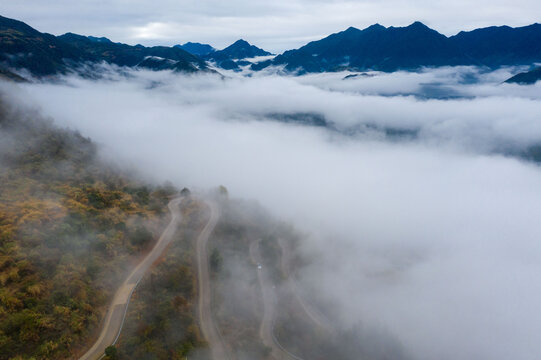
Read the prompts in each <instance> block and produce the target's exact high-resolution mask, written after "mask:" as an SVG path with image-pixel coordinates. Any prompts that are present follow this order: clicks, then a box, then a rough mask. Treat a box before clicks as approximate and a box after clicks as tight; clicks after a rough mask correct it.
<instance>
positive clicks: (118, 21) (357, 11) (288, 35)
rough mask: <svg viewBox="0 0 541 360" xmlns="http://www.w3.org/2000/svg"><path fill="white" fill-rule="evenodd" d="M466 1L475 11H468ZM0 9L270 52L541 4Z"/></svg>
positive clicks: (29, 4) (447, 28) (141, 35)
mask: <svg viewBox="0 0 541 360" xmlns="http://www.w3.org/2000/svg"><path fill="white" fill-rule="evenodd" d="M472 7H475V9H476V11H470V10H468V9H471V8H472ZM2 8H3V14H2V15H4V16H9V17H14V18H18V19H21V20H23V21H27V22H29V23H30V25H32V26H34V27H37V28H38V29H39V30H41V31H46V32H50V33H54V34H60V33H65V32H68V31H71V32H77V33H82V34H86V35H95V36H107V37H110V38H111V39H112V40H114V41H121V42H126V43H129V44H136V43H143V44H149V45H150V44H170V45H172V44H176V43H179V42H185V41H202V42H209V43H211V44H212V45H214V46H215V47H218V48H220V47H225V46H226V45H228V44H230V43H232V42H233V41H235V40H237V39H238V38H241V37H242V38H246V39H247V40H250V41H253V42H254V43H256V44H257V45H259V46H262V47H264V48H267V49H269V50H271V51H275V52H282V51H284V50H286V49H289V48H294V47H298V46H301V45H303V44H304V43H306V42H307V41H310V40H315V39H318V38H321V37H323V36H326V35H328V34H330V33H333V32H337V31H341V30H344V29H346V28H347V27H349V26H356V27H365V26H368V25H371V24H373V23H376V22H379V23H381V24H383V25H386V26H404V25H408V24H410V23H411V22H413V21H415V20H421V21H424V22H425V23H427V24H428V25H429V26H432V27H433V28H435V29H437V30H438V31H440V32H443V33H445V34H447V35H450V34H455V33H457V32H458V31H460V30H468V29H473V28H476V27H482V26H491V25H503V24H507V25H511V26H520V25H527V24H530V23H533V22H536V21H538V20H539V17H538V16H537V14H539V12H540V10H541V8H540V5H539V2H538V1H535V0H518V1H514V2H513V3H509V2H508V1H505V0H496V1H488V0H477V1H475V4H473V3H472V2H471V1H466V0H460V1H448V0H438V1H430V2H429V1H421V0H417V1H409V2H404V1H400V0H385V1H347V0H335V1H311V0H310V1H309V0H293V1H284V0H279V1H272V2H264V1H245V0H235V1H228V2H223V1H218V0H210V1H195V0H182V1H176V0H157V1H153V2H148V1H142V0H133V1H126V0H112V1H96V0H83V1H78V2H76V3H74V2H70V1H66V0H60V1H54V2H48V3H45V2H43V1H39V0H24V1H11V2H6V3H5V4H3V7H2Z"/></svg>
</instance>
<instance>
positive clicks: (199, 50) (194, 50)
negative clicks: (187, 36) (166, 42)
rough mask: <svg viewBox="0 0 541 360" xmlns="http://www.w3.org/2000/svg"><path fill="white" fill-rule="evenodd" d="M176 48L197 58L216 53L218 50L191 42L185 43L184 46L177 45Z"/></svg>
mask: <svg viewBox="0 0 541 360" xmlns="http://www.w3.org/2000/svg"><path fill="white" fill-rule="evenodd" d="M175 47H176V48H180V49H182V50H185V51H187V52H189V53H190V54H193V55H197V56H205V55H208V54H210V53H213V52H215V51H216V49H215V48H213V47H212V46H210V45H209V44H201V43H198V42H191V41H189V42H187V43H185V44H184V45H175Z"/></svg>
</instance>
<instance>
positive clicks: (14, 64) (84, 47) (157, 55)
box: [0, 17, 208, 77]
mask: <svg viewBox="0 0 541 360" xmlns="http://www.w3.org/2000/svg"><path fill="white" fill-rule="evenodd" d="M148 59H151V61H148ZM152 59H153V60H154V61H152ZM160 59H162V60H160ZM158 60H160V61H158ZM99 62H107V63H109V64H114V65H118V66H128V67H137V66H139V67H149V68H151V69H156V67H158V68H159V69H160V70H161V69H171V70H176V71H183V72H196V71H205V70H208V67H207V64H206V63H205V61H203V60H202V59H200V58H199V57H197V56H194V55H192V54H190V53H188V52H187V51H184V50H182V49H179V48H176V47H166V46H154V47H145V46H142V45H136V46H131V45H126V44H120V43H114V42H112V41H110V40H109V39H107V38H96V37H91V36H82V35H77V34H72V33H67V34H64V35H61V36H54V35H51V34H46V33H41V32H39V31H37V30H35V29H33V28H32V27H30V26H28V25H26V24H25V23H23V22H20V21H17V20H12V19H8V18H5V17H0V64H1V65H3V66H2V67H3V68H7V71H9V69H15V70H19V69H25V70H27V71H29V72H30V73H31V74H32V75H34V76H38V77H41V76H48V75H54V74H59V73H66V72H67V71H68V70H73V69H76V68H77V67H80V66H81V65H82V64H85V63H99ZM157 62H159V63H160V64H159V65H157V64H156V63H157Z"/></svg>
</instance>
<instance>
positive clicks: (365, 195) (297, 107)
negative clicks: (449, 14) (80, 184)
mask: <svg viewBox="0 0 541 360" xmlns="http://www.w3.org/2000/svg"><path fill="white" fill-rule="evenodd" d="M512 71H514V69H507V70H500V71H497V72H487V71H484V72H483V71H479V70H477V69H473V68H445V69H439V70H426V71H423V72H420V73H395V74H377V73H374V74H369V75H370V76H357V77H353V78H348V79H345V80H343V78H344V77H345V76H346V75H348V74H346V73H339V74H324V75H322V74H317V75H307V76H302V77H280V76H277V75H272V74H270V73H267V74H259V75H254V76H252V77H239V76H237V75H234V74H228V76H229V77H226V78H225V79H222V78H220V77H218V76H213V75H204V76H192V77H189V76H179V75H173V74H171V73H168V72H162V73H151V72H134V73H130V76H128V77H123V76H117V75H114V73H111V76H110V79H109V80H100V81H91V80H82V79H79V78H66V79H65V82H64V83H61V84H56V85H52V84H33V85H24V86H22V88H20V89H19V90H18V91H17V94H16V95H17V96H18V97H19V98H24V99H25V100H24V101H25V102H27V103H30V104H34V105H36V104H37V105H38V106H39V107H40V108H41V110H42V111H43V113H45V114H46V115H49V116H51V117H53V118H54V119H55V121H56V122H57V123H58V124H60V125H64V126H69V127H71V128H76V129H78V130H80V131H81V133H82V134H84V135H85V136H89V137H91V138H92V139H94V140H95V141H96V142H98V143H99V144H100V145H101V148H102V154H103V156H104V157H106V158H109V159H112V160H114V161H117V162H120V163H122V164H123V165H125V166H129V167H135V168H136V169H138V170H139V171H141V172H142V173H143V174H145V175H146V176H148V178H150V179H152V180H155V181H164V180H171V181H173V182H175V183H177V184H178V185H180V186H188V187H191V188H199V189H204V188H207V187H213V186H217V185H219V184H223V185H225V186H226V187H227V188H228V189H229V191H230V193H231V194H232V196H235V197H242V198H246V199H256V200H258V201H259V202H260V203H261V204H263V205H264V206H265V207H267V208H269V209H270V210H271V211H272V212H273V213H274V214H275V215H276V216H277V217H279V218H281V219H284V220H288V221H291V222H293V223H294V224H295V225H296V226H297V227H298V228H299V229H301V230H302V231H303V232H305V233H307V234H308V239H307V240H306V241H305V243H304V248H305V251H306V252H307V253H311V254H313V255H314V256H315V259H316V260H315V261H314V262H313V264H312V265H311V266H310V267H309V268H308V269H306V271H305V272H303V274H304V280H305V282H306V283H308V284H310V283H311V284H313V285H314V287H317V288H318V290H319V291H320V292H321V294H322V295H321V296H323V297H324V298H325V299H326V300H328V301H329V303H333V304H336V309H337V314H336V315H337V316H338V318H339V319H340V321H341V322H342V324H343V325H345V326H350V325H351V326H352V325H355V324H358V323H359V322H360V323H362V324H364V325H365V326H375V327H377V328H380V329H383V331H385V332H387V333H389V334H392V336H394V337H395V338H397V339H398V340H399V341H400V342H402V344H403V346H404V348H405V349H406V351H407V353H409V354H410V355H411V356H412V358H415V359H426V360H433V359H453V360H461V359H472V360H473V359H496V360H498V359H501V360H503V359H505V360H507V359H517V360H526V359H532V360H533V359H538V358H539V356H540V354H541V350H540V347H539V344H541V312H540V311H539V310H538V307H539V304H540V303H541V285H540V284H541V283H540V279H541V241H540V238H541V221H539V216H540V215H541V170H540V168H539V167H538V166H537V165H535V164H534V163H533V162H527V161H526V160H521V158H520V157H519V155H520V154H524V153H526V152H527V150H528V149H529V148H530V147H531V146H535V145H538V144H541V118H540V117H541V86H540V85H537V86H526V87H520V86H517V85H509V84H502V81H504V80H505V79H506V78H508V76H509V74H510V72H512ZM372 75H374V76H372ZM299 114H301V115H302V116H301V117H302V118H303V119H306V118H311V116H316V117H317V118H318V119H324V120H325V121H326V122H327V125H328V127H324V126H311V125H306V124H298V123H295V122H294V121H295V120H296V119H298V116H299ZM284 119H286V120H289V121H290V122H289V123H285V122H281V121H279V120H284ZM389 129H391V130H393V131H394V130H399V132H398V135H397V136H388V135H389V134H388V133H386V131H387V130H389ZM386 134H387V135H386Z"/></svg>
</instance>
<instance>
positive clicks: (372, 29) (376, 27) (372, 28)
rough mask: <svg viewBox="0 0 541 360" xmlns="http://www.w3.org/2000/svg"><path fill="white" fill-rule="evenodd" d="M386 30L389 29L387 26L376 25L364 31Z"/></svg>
mask: <svg viewBox="0 0 541 360" xmlns="http://www.w3.org/2000/svg"><path fill="white" fill-rule="evenodd" d="M385 29H387V28H386V27H385V26H383V25H381V24H378V23H375V24H373V25H370V26H369V27H367V28H366V29H364V31H374V30H385Z"/></svg>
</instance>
